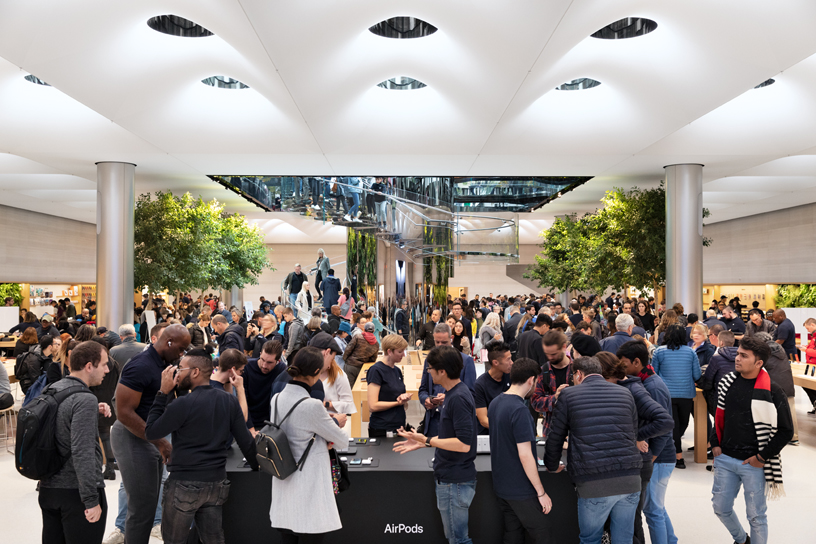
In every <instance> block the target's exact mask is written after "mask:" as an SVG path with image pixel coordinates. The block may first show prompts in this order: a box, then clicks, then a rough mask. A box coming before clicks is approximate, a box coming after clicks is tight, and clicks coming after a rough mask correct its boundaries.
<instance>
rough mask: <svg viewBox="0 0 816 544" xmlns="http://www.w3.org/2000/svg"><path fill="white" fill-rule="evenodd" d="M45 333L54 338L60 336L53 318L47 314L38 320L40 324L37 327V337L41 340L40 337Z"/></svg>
mask: <svg viewBox="0 0 816 544" xmlns="http://www.w3.org/2000/svg"><path fill="white" fill-rule="evenodd" d="M46 334H48V335H50V336H53V337H54V338H59V337H60V332H59V330H57V328H56V327H55V326H54V318H53V317H52V316H50V315H48V314H45V315H44V316H43V318H42V320H40V326H39V327H37V338H38V339H40V340H42V337H43V336H45V335H46Z"/></svg>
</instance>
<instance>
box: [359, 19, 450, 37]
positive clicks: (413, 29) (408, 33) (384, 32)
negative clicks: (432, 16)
mask: <svg viewBox="0 0 816 544" xmlns="http://www.w3.org/2000/svg"><path fill="white" fill-rule="evenodd" d="M368 30H370V31H371V33H372V34H376V35H377V36H382V37H383V38H396V39H407V38H424V37H425V36H430V35H431V34H433V33H434V32H436V31H437V30H438V29H437V28H436V27H435V26H433V25H432V24H430V23H426V22H425V21H423V20H422V19H417V18H416V17H392V18H390V19H386V20H385V21H381V22H379V23H377V24H376V25H374V26H372V27H371V28H369V29H368Z"/></svg>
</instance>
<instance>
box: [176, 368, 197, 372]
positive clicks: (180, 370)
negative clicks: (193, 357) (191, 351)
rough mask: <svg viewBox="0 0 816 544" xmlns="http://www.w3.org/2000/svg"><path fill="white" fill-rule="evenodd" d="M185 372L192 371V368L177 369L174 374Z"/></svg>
mask: <svg viewBox="0 0 816 544" xmlns="http://www.w3.org/2000/svg"><path fill="white" fill-rule="evenodd" d="M185 370H193V367H189V368H177V369H176V373H179V372H184V371H185Z"/></svg>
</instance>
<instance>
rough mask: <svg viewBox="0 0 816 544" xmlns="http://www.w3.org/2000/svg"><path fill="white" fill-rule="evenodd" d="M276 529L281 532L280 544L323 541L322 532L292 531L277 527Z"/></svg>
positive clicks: (313, 543)
mask: <svg viewBox="0 0 816 544" xmlns="http://www.w3.org/2000/svg"><path fill="white" fill-rule="evenodd" d="M278 531H280V534H281V544H320V543H321V542H323V536H324V534H323V533H317V534H312V533H310V534H305V533H293V532H292V531H290V530H289V529H278Z"/></svg>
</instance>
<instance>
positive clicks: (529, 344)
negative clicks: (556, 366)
mask: <svg viewBox="0 0 816 544" xmlns="http://www.w3.org/2000/svg"><path fill="white" fill-rule="evenodd" d="M551 327H552V318H551V317H550V316H549V315H547V314H546V313H545V312H539V314H538V317H536V320H535V323H534V324H533V327H532V329H530V330H528V331H527V332H523V333H521V335H520V336H519V337H518V356H519V359H521V358H527V359H532V360H534V361H536V362H537V363H538V365H539V366H540V367H542V368H543V367H544V365H545V364H547V362H548V360H547V355H546V354H545V353H544V345H543V344H542V343H541V337H542V336H544V334H545V333H546V332H547V331H548V330H550V328H551Z"/></svg>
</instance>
